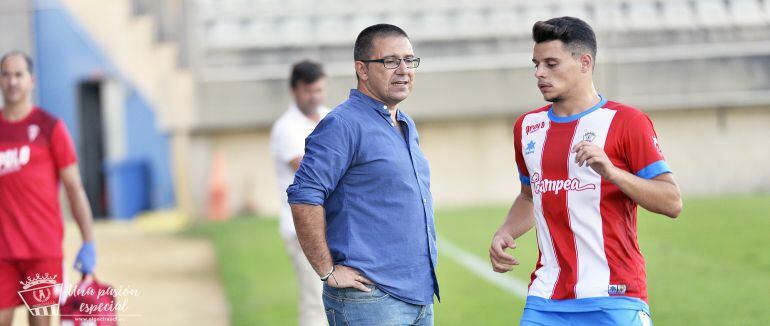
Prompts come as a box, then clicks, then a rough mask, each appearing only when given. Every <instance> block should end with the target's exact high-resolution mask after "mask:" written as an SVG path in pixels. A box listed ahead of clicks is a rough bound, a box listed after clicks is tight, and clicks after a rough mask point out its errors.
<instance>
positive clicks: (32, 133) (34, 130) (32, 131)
mask: <svg viewBox="0 0 770 326" xmlns="http://www.w3.org/2000/svg"><path fill="white" fill-rule="evenodd" d="M39 134H40V127H38V126H37V125H29V128H27V136H28V137H29V141H30V142H32V141H34V140H35V138H37V135H39Z"/></svg>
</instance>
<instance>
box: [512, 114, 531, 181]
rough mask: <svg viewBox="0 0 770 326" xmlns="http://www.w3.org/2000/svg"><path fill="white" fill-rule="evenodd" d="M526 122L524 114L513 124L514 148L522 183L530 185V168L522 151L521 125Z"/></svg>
mask: <svg viewBox="0 0 770 326" xmlns="http://www.w3.org/2000/svg"><path fill="white" fill-rule="evenodd" d="M522 123H524V115H522V116H521V117H519V118H518V119H517V120H516V124H514V126H513V149H514V155H515V157H516V167H517V169H518V170H519V180H520V181H521V183H522V184H524V185H527V186H529V185H530V180H529V170H528V169H527V164H526V162H525V161H524V155H523V154H522V152H521V125H522Z"/></svg>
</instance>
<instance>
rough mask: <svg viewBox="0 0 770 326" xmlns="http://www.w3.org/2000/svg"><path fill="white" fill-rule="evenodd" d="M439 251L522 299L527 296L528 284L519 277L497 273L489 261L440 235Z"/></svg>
mask: <svg viewBox="0 0 770 326" xmlns="http://www.w3.org/2000/svg"><path fill="white" fill-rule="evenodd" d="M438 246H439V253H441V254H442V255H446V257H448V258H449V259H451V260H453V261H455V262H456V263H458V264H460V265H462V266H463V267H465V268H467V269H468V270H469V271H471V273H473V274H476V275H477V276H479V277H481V278H483V279H484V280H486V281H487V282H489V283H492V284H494V285H497V286H498V287H499V288H502V289H503V290H505V291H508V292H510V293H513V294H514V295H516V296H517V297H519V298H521V299H526V298H527V285H526V284H525V283H523V282H521V281H520V280H518V279H515V278H513V277H509V276H505V275H504V274H499V273H495V272H494V271H493V270H492V265H491V264H490V263H489V262H488V261H483V260H481V259H479V258H478V257H476V256H474V255H473V254H470V253H468V252H467V251H465V250H462V249H460V247H458V246H456V245H455V244H454V243H452V242H451V241H449V240H447V238H445V237H442V236H438Z"/></svg>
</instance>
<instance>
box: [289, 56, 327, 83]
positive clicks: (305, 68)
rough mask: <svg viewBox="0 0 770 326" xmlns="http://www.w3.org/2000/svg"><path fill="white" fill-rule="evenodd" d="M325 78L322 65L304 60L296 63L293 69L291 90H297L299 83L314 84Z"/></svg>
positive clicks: (290, 81)
mask: <svg viewBox="0 0 770 326" xmlns="http://www.w3.org/2000/svg"><path fill="white" fill-rule="evenodd" d="M324 77H326V74H325V73H324V70H323V67H321V64H320V63H317V62H313V61H310V60H303V61H300V62H297V63H295V64H294V66H292V67H291V78H289V85H291V88H296V87H297V84H298V83H299V82H303V83H305V84H312V83H315V82H316V81H318V80H319V79H321V78H324Z"/></svg>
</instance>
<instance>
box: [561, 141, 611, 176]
mask: <svg viewBox="0 0 770 326" xmlns="http://www.w3.org/2000/svg"><path fill="white" fill-rule="evenodd" d="M572 152H573V153H575V163H576V164H577V165H578V166H583V165H588V166H590V167H591V169H593V170H594V171H596V173H598V174H599V175H600V176H602V178H605V179H608V180H609V179H610V178H611V176H612V173H613V172H614V170H615V165H613V164H612V161H610V158H609V157H607V153H605V152H604V149H602V148H601V147H599V146H597V145H596V144H594V143H590V142H587V141H585V140H584V141H581V142H579V143H577V144H575V146H574V147H572Z"/></svg>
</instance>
